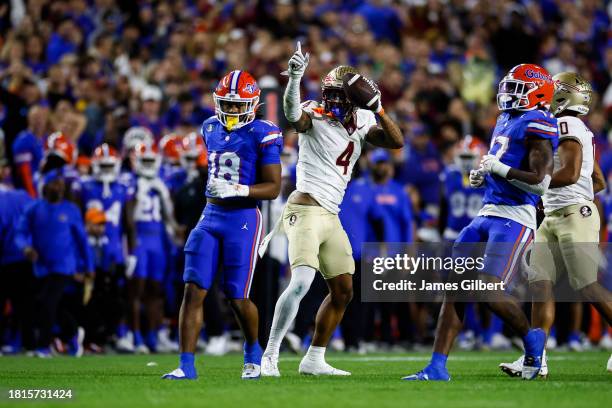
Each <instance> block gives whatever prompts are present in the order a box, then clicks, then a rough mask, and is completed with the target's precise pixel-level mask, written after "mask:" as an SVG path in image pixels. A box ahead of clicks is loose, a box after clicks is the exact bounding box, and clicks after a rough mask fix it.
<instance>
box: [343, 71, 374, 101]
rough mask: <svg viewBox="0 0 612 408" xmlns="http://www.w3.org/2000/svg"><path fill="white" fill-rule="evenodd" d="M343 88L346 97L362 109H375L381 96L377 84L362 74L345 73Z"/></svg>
mask: <svg viewBox="0 0 612 408" xmlns="http://www.w3.org/2000/svg"><path fill="white" fill-rule="evenodd" d="M342 88H343V89H344V93H345V94H346V97H347V98H349V100H350V101H351V102H353V103H354V104H355V105H357V106H358V107H360V108H362V109H370V110H372V109H374V108H375V107H376V98H377V97H378V96H379V91H378V87H377V86H376V84H375V83H374V82H373V81H371V80H369V79H367V78H366V77H364V76H362V75H360V74H345V75H344V76H343V77H342Z"/></svg>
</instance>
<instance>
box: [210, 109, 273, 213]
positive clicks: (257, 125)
mask: <svg viewBox="0 0 612 408" xmlns="http://www.w3.org/2000/svg"><path fill="white" fill-rule="evenodd" d="M202 136H203V137H204V143H206V149H207V151H208V180H212V179H213V178H218V179H223V180H226V181H229V182H231V183H235V184H244V185H247V186H251V185H253V184H257V183H258V182H259V179H260V174H259V173H260V170H261V166H266V165H269V164H280V151H281V149H282V146H283V134H282V132H281V130H280V129H279V128H278V126H276V125H275V124H274V123H272V122H269V121H267V120H261V119H256V120H254V121H252V122H250V123H247V124H246V125H244V126H242V127H240V128H238V129H234V130H232V131H228V130H227V129H226V128H225V127H224V126H223V125H222V124H221V123H220V122H219V120H218V119H217V117H212V118H209V119H207V120H205V121H204V123H203V124H202ZM206 197H213V196H212V195H211V194H210V192H209V191H208V188H207V189H206ZM213 198H216V197H213ZM225 200H228V201H238V200H242V201H244V200H245V198H243V197H232V198H226V199H225ZM249 201H252V204H253V206H255V201H254V200H249Z"/></svg>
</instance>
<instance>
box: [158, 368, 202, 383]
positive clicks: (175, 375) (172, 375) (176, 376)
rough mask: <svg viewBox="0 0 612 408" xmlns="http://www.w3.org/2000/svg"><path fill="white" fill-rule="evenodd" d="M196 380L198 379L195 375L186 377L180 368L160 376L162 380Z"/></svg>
mask: <svg viewBox="0 0 612 408" xmlns="http://www.w3.org/2000/svg"><path fill="white" fill-rule="evenodd" d="M196 378H198V376H197V375H195V376H193V377H188V376H187V375H186V374H185V372H184V371H183V370H182V369H181V368H177V369H176V370H174V371H171V372H169V373H168V374H164V375H163V376H162V380H195V379H196Z"/></svg>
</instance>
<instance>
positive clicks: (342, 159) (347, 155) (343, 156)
mask: <svg viewBox="0 0 612 408" xmlns="http://www.w3.org/2000/svg"><path fill="white" fill-rule="evenodd" d="M354 150H355V143H353V142H352V141H351V142H349V143H348V146H346V149H344V151H343V152H342V153H340V156H338V158H337V159H336V166H340V167H343V169H342V174H344V175H345V176H346V174H347V173H348V168H349V166H350V165H351V156H352V155H353V151H354Z"/></svg>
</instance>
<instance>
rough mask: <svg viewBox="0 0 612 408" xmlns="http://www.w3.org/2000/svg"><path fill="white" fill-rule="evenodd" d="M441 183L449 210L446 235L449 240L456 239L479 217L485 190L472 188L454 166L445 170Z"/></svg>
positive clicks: (464, 175) (465, 177) (441, 176)
mask: <svg viewBox="0 0 612 408" xmlns="http://www.w3.org/2000/svg"><path fill="white" fill-rule="evenodd" d="M440 181H442V183H443V184H442V188H443V191H444V195H443V196H444V199H445V200H446V205H447V208H448V214H447V216H446V230H445V231H444V235H445V238H447V239H455V238H456V237H457V235H458V234H459V232H460V231H461V230H462V229H463V228H465V227H466V226H467V225H468V224H469V223H470V222H472V220H473V219H474V218H476V216H477V215H478V212H479V211H480V209H481V208H482V198H483V195H484V191H485V189H484V188H482V187H477V188H474V187H471V186H470V184H469V181H468V177H467V175H466V174H464V173H463V172H462V171H461V170H460V169H459V167H457V166H454V165H449V166H447V167H446V168H445V169H444V171H443V172H442V174H441V175H440Z"/></svg>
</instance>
